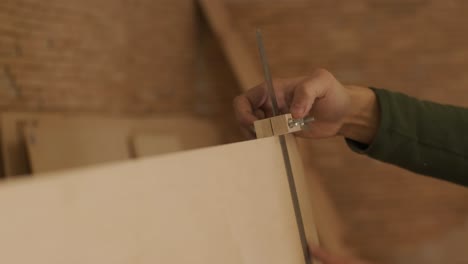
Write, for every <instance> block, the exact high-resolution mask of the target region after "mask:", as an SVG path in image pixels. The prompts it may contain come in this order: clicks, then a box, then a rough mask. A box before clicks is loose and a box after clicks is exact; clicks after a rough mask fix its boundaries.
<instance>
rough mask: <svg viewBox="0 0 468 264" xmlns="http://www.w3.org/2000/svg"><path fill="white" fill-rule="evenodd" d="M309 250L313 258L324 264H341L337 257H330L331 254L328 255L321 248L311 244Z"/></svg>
mask: <svg viewBox="0 0 468 264" xmlns="http://www.w3.org/2000/svg"><path fill="white" fill-rule="evenodd" d="M309 250H310V254H311V255H312V257H314V258H316V259H318V260H319V261H320V262H322V263H323V264H339V262H338V260H337V259H336V258H335V257H333V256H332V255H330V253H328V252H327V251H325V250H324V249H322V248H321V247H319V246H316V245H313V244H310V245H309Z"/></svg>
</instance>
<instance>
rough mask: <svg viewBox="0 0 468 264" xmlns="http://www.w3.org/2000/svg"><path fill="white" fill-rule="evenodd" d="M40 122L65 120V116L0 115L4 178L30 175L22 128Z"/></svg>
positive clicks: (53, 114) (57, 114)
mask: <svg viewBox="0 0 468 264" xmlns="http://www.w3.org/2000/svg"><path fill="white" fill-rule="evenodd" d="M38 117H41V119H42V120H51V119H54V120H55V119H61V118H66V117H67V115H66V114H59V113H41V114H39V113H27V112H21V113H19V112H18V113H15V112H6V113H2V115H1V127H0V129H1V142H2V144H1V148H2V156H3V170H4V171H3V172H4V175H5V176H6V177H12V176H16V175H26V174H30V173H31V168H30V166H29V160H28V155H27V151H26V142H25V140H24V136H23V134H24V132H23V129H24V126H25V125H26V124H27V123H31V122H36V121H37V118H38Z"/></svg>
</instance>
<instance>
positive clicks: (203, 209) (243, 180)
mask: <svg viewBox="0 0 468 264" xmlns="http://www.w3.org/2000/svg"><path fill="white" fill-rule="evenodd" d="M294 144H295V141H294V138H293V137H292V135H288V146H290V148H289V150H290V152H291V159H292V162H293V163H294V168H295V177H296V176H300V177H303V175H299V174H301V171H302V169H301V164H300V163H301V161H300V159H298V154H297V151H296V148H295V147H294ZM285 173H286V172H285V167H284V163H283V157H282V154H281V151H280V146H279V140H278V138H277V137H270V138H265V139H260V140H254V141H247V142H242V143H236V144H229V145H223V146H217V147H212V148H206V149H201V150H196V151H188V152H183V153H176V154H172V155H166V156H162V157H155V158H146V159H140V160H135V161H126V162H122V163H119V164H112V165H106V166H99V167H95V168H88V169H80V170H74V171H69V172H62V173H53V174H47V175H43V177H36V178H29V179H22V180H16V181H9V182H7V183H4V184H2V186H1V188H0V211H1V212H2V217H1V218H0V248H2V259H3V261H5V262H7V263H32V262H34V263H38V264H46V263H47V264H59V263H60V264H62V263H91V262H92V263H103V264H105V263H168V264H170V263H194V264H197V263H200V264H210V263H213V264H214V263H216V264H218V263H232V264H234V263H235V264H239V263H246V264H254V263H271V264H275V263H278V264H284V263H289V264H302V263H303V256H302V252H301V246H300V241H299V236H298V230H297V225H296V221H295V217H294V212H293V208H292V202H291V196H290V191H289V187H288V181H287V177H286V174H285ZM297 181H298V182H301V180H300V178H298V179H297ZM303 191H304V189H301V192H300V193H301V195H302V197H305V196H304V195H305V193H304V192H303ZM301 206H302V207H303V208H304V212H310V211H307V210H306V209H307V208H305V207H304V206H306V205H305V204H303V205H301ZM308 206H309V205H307V207H308ZM18 208H21V210H18ZM309 209H310V208H309ZM305 215H308V216H310V214H309V213H305ZM307 227H308V228H307V231H308V237H309V239H312V240H313V239H316V235H315V228H314V225H313V223H312V222H308V225H307ZM313 242H314V243H317V241H313Z"/></svg>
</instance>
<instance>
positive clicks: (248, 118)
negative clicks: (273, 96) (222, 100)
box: [233, 84, 267, 125]
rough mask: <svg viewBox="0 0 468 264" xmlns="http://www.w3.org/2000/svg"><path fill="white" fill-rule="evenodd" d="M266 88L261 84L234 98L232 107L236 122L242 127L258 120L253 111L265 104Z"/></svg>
mask: <svg viewBox="0 0 468 264" xmlns="http://www.w3.org/2000/svg"><path fill="white" fill-rule="evenodd" d="M266 98H267V96H266V88H265V87H264V85H263V84H261V85H258V86H256V87H254V88H252V89H250V90H248V91H247V92H246V93H244V94H242V95H239V96H237V97H236V98H234V101H233V106H234V112H235V114H236V118H237V120H238V121H239V122H240V123H241V124H242V125H250V124H252V123H253V122H254V121H255V120H257V119H258V118H257V117H256V116H255V114H254V111H255V110H256V109H258V108H259V107H260V106H262V104H264V103H265V100H266Z"/></svg>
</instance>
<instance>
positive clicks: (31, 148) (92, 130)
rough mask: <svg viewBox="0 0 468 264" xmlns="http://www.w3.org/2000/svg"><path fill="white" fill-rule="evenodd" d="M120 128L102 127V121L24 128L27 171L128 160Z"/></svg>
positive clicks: (123, 135)
mask: <svg viewBox="0 0 468 264" xmlns="http://www.w3.org/2000/svg"><path fill="white" fill-rule="evenodd" d="M93 121H94V122H93ZM121 128H122V126H121V125H120V124H116V123H113V124H112V123H110V124H109V123H107V124H104V126H103V122H102V120H90V121H87V122H85V123H84V122H63V121H62V122H45V121H44V122H36V123H35V124H29V125H26V127H25V130H24V136H25V141H26V147H27V151H28V157H29V161H30V166H31V171H32V172H33V173H41V172H49V171H55V170H63V169H69V168H76V167H81V166H89V165H94V164H99V163H105V162H110V161H119V160H120V161H122V160H125V159H128V158H130V152H129V149H128V141H127V140H126V137H128V134H126V131H125V130H122V129H121Z"/></svg>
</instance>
